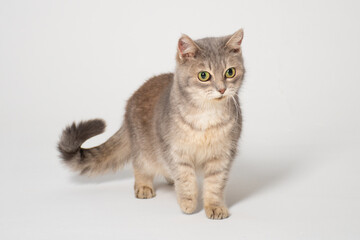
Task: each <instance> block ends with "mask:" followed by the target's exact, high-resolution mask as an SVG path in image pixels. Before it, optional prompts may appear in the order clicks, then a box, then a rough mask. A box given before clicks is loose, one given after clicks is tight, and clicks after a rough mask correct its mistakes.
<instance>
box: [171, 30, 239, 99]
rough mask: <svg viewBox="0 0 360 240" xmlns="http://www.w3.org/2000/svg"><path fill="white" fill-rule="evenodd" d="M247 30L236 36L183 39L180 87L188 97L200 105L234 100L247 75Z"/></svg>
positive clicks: (180, 59)
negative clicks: (244, 41) (244, 40)
mask: <svg viewBox="0 0 360 240" xmlns="http://www.w3.org/2000/svg"><path fill="white" fill-rule="evenodd" d="M242 37H243V31H242V30H239V31H237V32H236V33H235V34H233V35H232V36H227V37H219V38H204V39H200V40H197V41H192V40H191V39H190V38H189V37H188V36H186V35H184V36H182V37H181V38H180V40H179V47H178V55H177V69H176V74H177V75H178V76H179V78H178V81H177V84H179V88H180V90H181V91H183V93H184V94H185V95H187V96H186V97H189V98H191V100H192V101H195V102H199V103H200V104H202V103H206V102H212V101H216V102H218V101H225V100H226V99H228V98H232V97H234V96H235V95H236V94H237V93H238V91H239V88H240V87H241V83H242V79H243V76H244V71H245V70H244V66H243V59H242V54H241V49H240V44H241V41H242Z"/></svg>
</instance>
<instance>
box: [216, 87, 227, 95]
mask: <svg viewBox="0 0 360 240" xmlns="http://www.w3.org/2000/svg"><path fill="white" fill-rule="evenodd" d="M225 90H226V88H221V89H219V90H218V91H219V93H221V94H224V92H225Z"/></svg>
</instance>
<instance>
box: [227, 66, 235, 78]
mask: <svg viewBox="0 0 360 240" xmlns="http://www.w3.org/2000/svg"><path fill="white" fill-rule="evenodd" d="M235 74H236V70H235V68H233V67H232V68H229V69H228V70H226V72H225V77H227V78H233V77H235Z"/></svg>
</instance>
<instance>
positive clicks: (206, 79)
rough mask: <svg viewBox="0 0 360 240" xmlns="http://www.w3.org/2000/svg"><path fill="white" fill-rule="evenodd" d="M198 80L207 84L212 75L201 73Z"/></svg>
mask: <svg viewBox="0 0 360 240" xmlns="http://www.w3.org/2000/svg"><path fill="white" fill-rule="evenodd" d="M198 78H199V80H200V81H202V82H206V81H208V80H209V79H210V73H208V72H205V71H202V72H199V74H198Z"/></svg>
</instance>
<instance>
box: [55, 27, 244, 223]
mask: <svg viewBox="0 0 360 240" xmlns="http://www.w3.org/2000/svg"><path fill="white" fill-rule="evenodd" d="M242 39H243V30H242V29H240V30H238V31H237V32H235V33H234V34H233V35H229V36H225V37H216V38H203V39H199V40H196V41H193V40H192V39H191V38H190V37H188V36H187V35H182V36H181V38H180V39H179V41H178V48H177V54H176V69H175V73H168V74H163V75H159V76H156V77H153V78H151V79H149V80H148V81H147V82H145V83H144V84H143V85H142V86H141V87H140V88H139V89H138V90H137V91H136V92H135V93H134V94H133V95H132V97H131V98H130V99H129V100H128V102H127V106H126V113H125V119H124V122H123V124H122V126H121V128H120V129H119V130H118V131H117V132H116V133H115V134H114V135H113V136H112V137H111V138H110V139H109V140H107V141H106V142H105V143H104V144H102V145H100V146H98V147H94V148H91V149H84V148H81V145H82V143H84V142H85V141H86V140H87V139H89V138H91V137H93V136H95V135H98V134H100V133H102V132H103V131H104V129H105V123H104V121H103V120H100V119H94V120H89V121H84V122H80V123H78V124H75V123H73V124H72V125H71V126H68V127H67V128H65V130H64V131H63V133H62V136H61V138H60V141H59V143H58V150H59V151H60V153H61V157H62V159H63V160H64V162H65V163H66V164H67V165H68V166H69V167H70V168H71V169H73V170H75V171H79V172H80V173H81V174H88V175H93V174H101V173H104V172H106V171H109V170H118V169H120V168H122V167H123V166H124V165H125V164H126V163H128V162H131V163H132V165H133V169H134V175H135V186H134V188H135V196H136V197H137V198H143V199H145V198H152V197H154V196H155V190H154V187H153V179H154V176H156V175H161V176H164V177H165V179H166V180H167V181H168V182H169V183H174V185H175V190H176V194H177V199H178V203H179V205H180V208H181V210H182V211H183V212H184V213H187V214H190V213H193V212H194V211H195V209H196V206H197V200H198V186H197V178H196V170H201V171H202V172H203V174H204V192H203V201H204V208H205V213H206V215H207V217H208V218H211V219H223V218H227V217H228V216H229V213H228V209H227V207H226V205H225V201H224V188H225V185H226V182H227V178H228V173H229V170H230V167H231V163H232V161H233V159H234V157H235V154H236V149H237V143H238V140H239V137H240V132H241V126H242V117H241V111H240V105H239V100H238V95H237V93H238V91H239V88H240V87H241V84H242V81H243V76H244V72H245V69H244V66H243V58H242V53H241V42H242Z"/></svg>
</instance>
